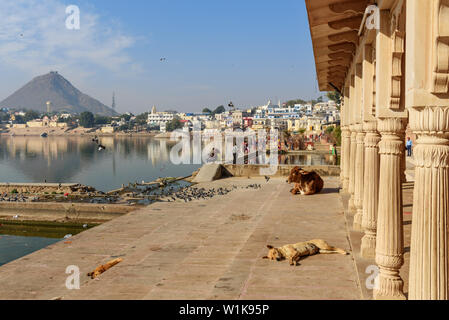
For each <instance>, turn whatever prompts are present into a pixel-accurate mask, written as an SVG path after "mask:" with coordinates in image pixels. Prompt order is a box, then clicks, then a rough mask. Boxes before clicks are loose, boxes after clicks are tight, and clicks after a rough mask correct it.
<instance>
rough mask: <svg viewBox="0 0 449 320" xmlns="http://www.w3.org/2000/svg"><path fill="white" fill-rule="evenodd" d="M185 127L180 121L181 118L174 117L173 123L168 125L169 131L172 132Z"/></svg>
mask: <svg viewBox="0 0 449 320" xmlns="http://www.w3.org/2000/svg"><path fill="white" fill-rule="evenodd" d="M183 126H184V125H183V124H182V122H181V121H180V120H179V118H177V117H174V118H173V120H172V121H170V122H168V123H167V131H168V132H172V131H175V130H176V129H181V128H182V127H183Z"/></svg>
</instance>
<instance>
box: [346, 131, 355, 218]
mask: <svg viewBox="0 0 449 320" xmlns="http://www.w3.org/2000/svg"><path fill="white" fill-rule="evenodd" d="M355 129H356V128H355V125H351V126H350V130H351V150H350V155H349V157H350V158H349V193H350V194H351V197H350V198H349V203H348V210H349V212H355V211H356V210H357V209H356V207H355V203H354V192H355V158H356V151H357V132H356V130H355Z"/></svg>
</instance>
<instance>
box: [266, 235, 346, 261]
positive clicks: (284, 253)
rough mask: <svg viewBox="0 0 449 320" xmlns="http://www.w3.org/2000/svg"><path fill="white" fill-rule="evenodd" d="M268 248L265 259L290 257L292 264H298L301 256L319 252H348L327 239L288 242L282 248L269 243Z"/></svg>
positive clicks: (279, 259)
mask: <svg viewBox="0 0 449 320" xmlns="http://www.w3.org/2000/svg"><path fill="white" fill-rule="evenodd" d="M267 248H268V249H269V250H268V255H267V256H265V257H263V259H270V260H276V261H281V260H284V259H288V261H289V262H290V265H291V266H293V265H298V261H299V260H300V259H301V257H306V256H313V255H315V254H319V253H322V254H331V253H339V254H348V252H346V251H345V250H343V249H340V248H335V247H332V246H330V245H329V244H328V243H327V242H326V241H324V240H321V239H315V240H310V241H305V242H299V243H296V244H287V245H285V246H282V247H280V248H275V247H273V246H270V245H268V246H267Z"/></svg>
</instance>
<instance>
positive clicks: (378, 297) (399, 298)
mask: <svg viewBox="0 0 449 320" xmlns="http://www.w3.org/2000/svg"><path fill="white" fill-rule="evenodd" d="M374 300H391V301H404V300H407V297H406V296H404V295H399V296H386V295H385V296H384V295H379V294H376V293H374Z"/></svg>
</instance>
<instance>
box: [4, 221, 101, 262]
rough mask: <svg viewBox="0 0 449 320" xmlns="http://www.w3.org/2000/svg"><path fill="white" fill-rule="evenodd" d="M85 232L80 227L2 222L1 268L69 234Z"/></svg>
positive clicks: (45, 223)
mask: <svg viewBox="0 0 449 320" xmlns="http://www.w3.org/2000/svg"><path fill="white" fill-rule="evenodd" d="M90 227H94V225H92V226H88V228H90ZM84 230H87V229H84V228H82V227H81V226H79V225H62V224H56V223H47V222H28V223H27V224H24V223H20V222H15V221H0V266H1V265H3V264H6V263H8V262H10V261H13V260H16V259H18V258H20V257H23V256H26V255H28V254H30V253H32V252H34V251H36V250H40V249H42V248H45V247H47V246H49V245H51V244H53V243H56V242H58V241H61V240H63V239H64V237H65V236H66V235H68V234H71V235H76V234H78V233H80V232H82V231H84Z"/></svg>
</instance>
